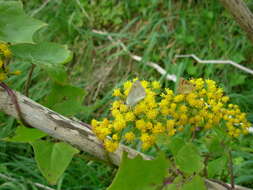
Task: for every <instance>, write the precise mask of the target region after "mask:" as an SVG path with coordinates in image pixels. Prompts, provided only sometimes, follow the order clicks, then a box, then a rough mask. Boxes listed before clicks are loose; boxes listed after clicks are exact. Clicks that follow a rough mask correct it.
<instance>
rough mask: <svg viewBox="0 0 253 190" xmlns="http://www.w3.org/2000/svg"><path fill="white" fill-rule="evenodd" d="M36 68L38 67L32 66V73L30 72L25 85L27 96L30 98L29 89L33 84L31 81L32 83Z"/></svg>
mask: <svg viewBox="0 0 253 190" xmlns="http://www.w3.org/2000/svg"><path fill="white" fill-rule="evenodd" d="M35 67H36V65H34V64H32V66H31V68H30V71H29V74H28V77H27V80H26V83H25V95H26V96H27V97H29V87H30V84H31V81H32V74H33V71H34V68H35Z"/></svg>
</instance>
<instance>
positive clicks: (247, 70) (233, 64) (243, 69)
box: [175, 54, 253, 75]
mask: <svg viewBox="0 0 253 190" xmlns="http://www.w3.org/2000/svg"><path fill="white" fill-rule="evenodd" d="M185 57H191V58H193V59H194V60H195V61H197V62H198V63H202V64H230V65H232V66H234V67H237V68H238V69H240V70H242V71H245V72H247V73H250V74H252V75H253V70H251V69H249V68H247V67H244V66H242V65H240V64H238V63H236V62H234V61H230V60H202V59H200V58H198V57H197V56H196V55H195V54H189V55H176V56H175V58H185Z"/></svg>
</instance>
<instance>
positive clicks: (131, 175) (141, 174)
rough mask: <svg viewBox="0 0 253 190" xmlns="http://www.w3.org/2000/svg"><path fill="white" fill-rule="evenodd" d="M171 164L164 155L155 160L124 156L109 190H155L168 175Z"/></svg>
mask: <svg viewBox="0 0 253 190" xmlns="http://www.w3.org/2000/svg"><path fill="white" fill-rule="evenodd" d="M168 168H169V162H168V160H166V158H165V155H164V154H160V155H159V156H158V157H157V158H156V159H155V160H143V159H142V157H141V156H136V157H135V158H134V159H129V158H127V155H126V154H123V158H122V162H121V164H120V167H119V170H118V173H117V175H116V177H115V178H114V180H113V182H112V184H111V185H110V187H109V188H108V189H107V190H119V189H120V190H130V189H131V190H155V189H156V188H157V185H161V184H162V182H163V179H164V177H165V176H166V175H167V172H168V170H167V169H168Z"/></svg>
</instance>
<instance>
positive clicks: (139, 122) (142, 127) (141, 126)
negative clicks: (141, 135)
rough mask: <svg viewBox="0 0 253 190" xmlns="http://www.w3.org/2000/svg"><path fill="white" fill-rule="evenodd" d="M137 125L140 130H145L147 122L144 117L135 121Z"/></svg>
mask: <svg viewBox="0 0 253 190" xmlns="http://www.w3.org/2000/svg"><path fill="white" fill-rule="evenodd" d="M135 126H136V128H137V129H139V130H141V131H142V130H145V126H146V122H145V121H144V120H143V119H140V120H137V121H136V122H135Z"/></svg>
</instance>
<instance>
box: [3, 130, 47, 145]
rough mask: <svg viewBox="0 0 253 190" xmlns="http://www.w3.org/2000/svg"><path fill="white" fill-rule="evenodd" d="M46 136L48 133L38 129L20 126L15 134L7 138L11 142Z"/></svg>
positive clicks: (28, 140)
mask: <svg viewBox="0 0 253 190" xmlns="http://www.w3.org/2000/svg"><path fill="white" fill-rule="evenodd" d="M45 136H47V134H46V133H44V132H43V131H40V130H38V129H35V128H27V127H24V126H19V127H18V128H17V129H16V131H15V135H14V136H13V137H10V138H9V137H8V138H6V139H5V140H7V141H10V142H20V143H28V142H33V141H35V140H37V139H40V138H42V137H45Z"/></svg>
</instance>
